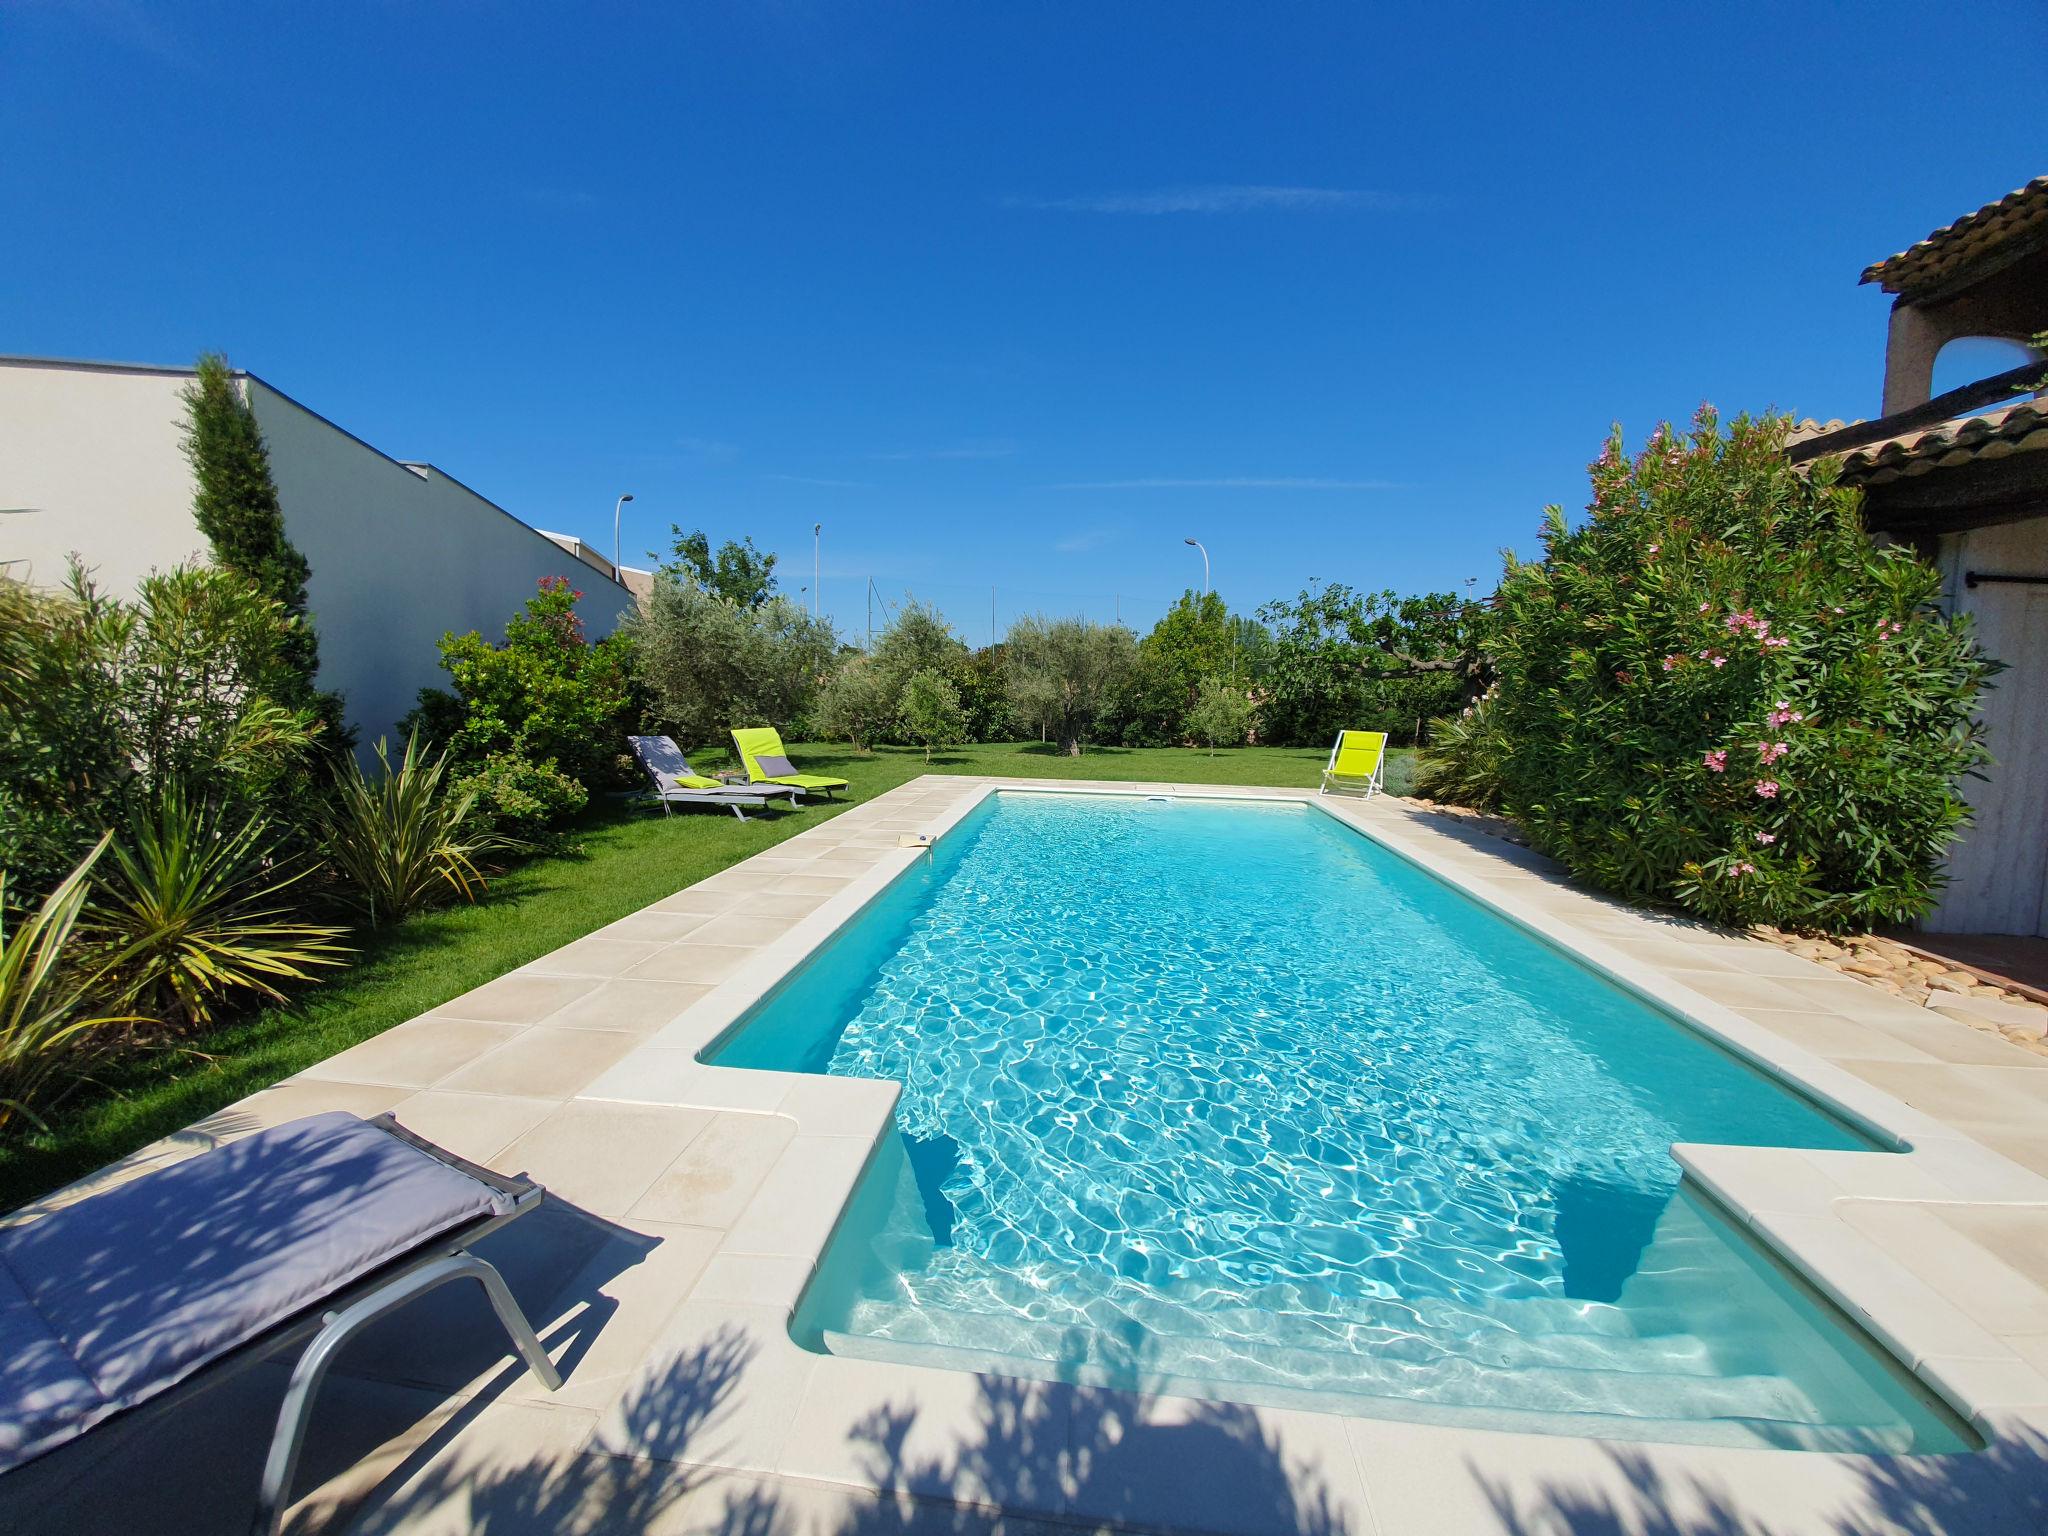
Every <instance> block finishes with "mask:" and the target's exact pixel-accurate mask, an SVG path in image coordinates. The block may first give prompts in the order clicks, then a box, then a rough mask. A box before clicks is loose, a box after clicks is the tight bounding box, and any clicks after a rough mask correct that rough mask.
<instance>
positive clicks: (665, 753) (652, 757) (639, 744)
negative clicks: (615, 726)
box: [626, 736, 718, 794]
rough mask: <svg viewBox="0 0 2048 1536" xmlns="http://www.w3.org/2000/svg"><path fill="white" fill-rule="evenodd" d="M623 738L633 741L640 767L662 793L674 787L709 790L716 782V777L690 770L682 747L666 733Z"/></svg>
mask: <svg viewBox="0 0 2048 1536" xmlns="http://www.w3.org/2000/svg"><path fill="white" fill-rule="evenodd" d="M626 740H627V741H629V742H631V743H632V746H633V755H634V756H635V757H637V758H639V759H640V766H641V767H642V768H645V769H646V770H647V773H648V776H649V777H650V778H652V779H653V780H654V783H655V786H656V787H657V788H658V789H660V790H661V791H662V793H663V794H667V793H669V792H670V791H672V790H677V789H711V788H715V787H716V786H717V784H718V780H716V779H707V778H705V777H704V775H703V774H701V773H696V772H693V771H692V770H691V768H690V760H689V759H688V758H687V757H685V756H683V749H682V748H681V747H679V746H677V745H676V744H675V743H674V742H673V741H671V740H670V739H669V738H668V737H666V736H628V737H627V738H626Z"/></svg>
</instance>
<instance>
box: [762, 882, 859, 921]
mask: <svg viewBox="0 0 2048 1536" xmlns="http://www.w3.org/2000/svg"><path fill="white" fill-rule="evenodd" d="M778 884H779V882H778ZM836 894H837V893H836V892H823V891H819V892H811V891H782V890H774V891H763V892H761V893H760V894H758V895H755V896H749V897H747V899H746V900H744V901H742V902H741V903H740V905H739V910H740V914H741V915H742V916H743V917H769V918H779V919H794V918H799V917H808V916H810V914H811V913H813V912H815V911H817V910H818V908H820V907H822V906H823V905H825V903H826V902H828V901H830V900H831V899H832V897H833V896H834V895H836Z"/></svg>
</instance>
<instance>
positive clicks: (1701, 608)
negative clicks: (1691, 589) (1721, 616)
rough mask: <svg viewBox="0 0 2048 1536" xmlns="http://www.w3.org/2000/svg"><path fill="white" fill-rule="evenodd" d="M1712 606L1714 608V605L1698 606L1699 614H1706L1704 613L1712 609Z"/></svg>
mask: <svg viewBox="0 0 2048 1536" xmlns="http://www.w3.org/2000/svg"><path fill="white" fill-rule="evenodd" d="M1713 606H1714V605H1713V604H1712V603H1701V604H1700V612H1701V613H1705V612H1706V611H1707V610H1708V609H1709V608H1711V607H1713Z"/></svg>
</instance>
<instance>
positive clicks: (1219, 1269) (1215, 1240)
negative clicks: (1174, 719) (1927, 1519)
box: [706, 792, 1970, 1451]
mask: <svg viewBox="0 0 2048 1536" xmlns="http://www.w3.org/2000/svg"><path fill="white" fill-rule="evenodd" d="M706 1059H707V1060H710V1061H712V1062H714V1063H715V1064H719V1065H729V1066H745V1067H759V1068H770V1069H777V1070H784V1071H797V1072H821V1073H831V1074H835V1075H840V1076H854V1077H879V1078H893V1079H896V1080H897V1081H899V1082H900V1083H901V1084H902V1085H903V1091H902V1097H901V1100H900V1101H899V1104H898V1108H897V1126H898V1131H899V1133H900V1134H899V1135H898V1137H896V1138H895V1139H893V1140H892V1141H891V1142H890V1143H889V1144H887V1145H885V1147H884V1148H883V1149H882V1152H881V1154H880V1155H879V1156H878V1158H877V1160H876V1162H875V1164H874V1165H873V1166H872V1167H871V1168H870V1170H869V1174H868V1176H867V1178H866V1179H865V1180H864V1182H863V1185H862V1188H861V1190H860V1191H859V1193H858V1194H857V1195H856V1198H855V1201H854V1203H853V1205H852V1207H851V1208H850V1209H849V1211H848V1213H847V1214H846V1216H845V1217H844V1218H843V1219H842V1221H841V1223H840V1225H839V1228H838V1230H837V1231H836V1233H835V1235H834V1238H833V1241H832V1245H831V1248H830V1250H829V1252H828V1253H827V1255H826V1258H825V1260H824V1261H823V1262H822V1263H821V1265H820V1267H819V1271H818V1274H817V1276H816V1277H815V1278H814V1280H813V1282H812V1284H811V1286H810V1288H809V1290H808V1291H807V1292H806V1295H805V1298H804V1302H803V1305H802V1307H801V1308H800V1310H799V1313H798V1317H797V1320H796V1324H795V1329H794V1331H795V1333H796V1335H797V1337H798V1339H799V1341H800V1342H802V1343H804V1344H805V1345H807V1346H808V1347H811V1348H815V1349H822V1350H827V1351H830V1352H832V1353H839V1354H853V1355H869V1356H880V1357H884V1358H892V1359H905V1360H913V1361H922V1362H926V1363H933V1364H942V1365H954V1366H962V1367H970V1368H976V1369H985V1370H994V1371H999V1372H1005V1373H1009V1374H1021V1375H1030V1376H1042V1377H1052V1378H1058V1379H1063V1380H1068V1381H1074V1382H1081V1383H1091V1384H1102V1385H1110V1386H1120V1387H1133V1388H1144V1389H1146V1390H1154V1391H1182V1392H1193V1393H1197V1394H1200V1395H1208V1396H1222V1397H1231V1398H1238V1399H1243V1400H1248V1401H1269V1402H1277V1403H1296V1402H1298V1403H1305V1404H1308V1405H1311V1406H1326V1407H1337V1408H1341V1409H1343V1410H1345V1411H1350V1412H1365V1413H1380V1414H1386V1415H1390V1416H1400V1417H1408V1418H1425V1419H1429V1418H1435V1419H1444V1420H1450V1421H1455V1422H1462V1423H1498V1424H1503V1425H1508V1426H1512V1427H1518V1428H1534V1429H1555V1430H1560V1431H1565V1432H1570V1433H1575V1434H1602V1435H1624V1436H1649V1437H1663V1438H1675V1439H1689V1440H1706V1441H1714V1442H1723V1443H1736V1444H1771V1445H1781V1446H1791V1447H1816V1448H1827V1449H1848V1450H1918V1451H1929V1450H1953V1449H1960V1448H1963V1447H1964V1446H1966V1445H1968V1444H1969V1443H1970V1442H1969V1440H1968V1437H1967V1435H1966V1433H1965V1432H1964V1431H1963V1430H1962V1429H1961V1428H1960V1427H1959V1426H1958V1425H1957V1423H1956V1422H1955V1421H1954V1419H1953V1418H1952V1417H1950V1416H1949V1415H1947V1414H1946V1413H1945V1412H1944V1411H1943V1410H1942V1409H1941V1408H1940V1407H1939V1406H1938V1405H1937V1404H1936V1403H1935V1402H1934V1401H1933V1399H1932V1398H1931V1397H1930V1396H1929V1395H1928V1394H1927V1393H1926V1392H1925V1391H1924V1390H1922V1389H1921V1388H1920V1387H1919V1386H1918V1384H1917V1383H1915V1382H1914V1381H1913V1380H1912V1379H1911V1378H1910V1377H1908V1376H1907V1375H1906V1374H1905V1373H1904V1372H1903V1371H1901V1370H1899V1369H1898V1368H1897V1366H1896V1365H1895V1363H1894V1362H1892V1361H1891V1360H1890V1359H1889V1357H1888V1356H1885V1355H1884V1354H1883V1353H1882V1352H1881V1351H1879V1350H1877V1349H1876V1348H1875V1347H1874V1346H1872V1345H1871V1344H1870V1343H1869V1342H1868V1341H1867V1340H1866V1339H1865V1338H1864V1337H1863V1336H1862V1335H1861V1334H1860V1333H1858V1332H1857V1331H1856V1330H1855V1329H1853V1328H1852V1327H1850V1326H1849V1325H1848V1323H1847V1322H1846V1321H1845V1320H1844V1319H1842V1318H1841V1317H1840V1316H1839V1315H1838V1314H1837V1313H1835V1312H1834V1311H1833V1310H1832V1309H1831V1308H1830V1307H1829V1306H1828V1305H1827V1304H1826V1303H1825V1302H1824V1301H1823V1300H1821V1299H1820V1298H1819V1297H1817V1296H1816V1295H1814V1294H1813V1293H1812V1292H1811V1291H1810V1290H1809V1289H1808V1288H1807V1287H1805V1286H1804V1285H1803V1284H1802V1283H1800V1282H1799V1281H1798V1280H1797V1279H1796V1278H1794V1277H1793V1276H1791V1275H1790V1274H1788V1273H1787V1272H1785V1271H1783V1270H1782V1269H1781V1268H1780V1267H1779V1266H1777V1265H1776V1264H1775V1263H1774V1262H1773V1261H1772V1260H1770V1259H1769V1257H1768V1256H1767V1255H1765V1254H1763V1253H1762V1252H1761V1251H1760V1250H1758V1249H1757V1248H1756V1247H1755V1246H1754V1245H1752V1244H1751V1243H1750V1242H1748V1241H1747V1240H1746V1239H1745V1238H1744V1237H1743V1236H1741V1235H1740V1234H1739V1233H1738V1232H1736V1231H1735V1230H1733V1229H1732V1228H1731V1226H1730V1225H1729V1223H1728V1222H1727V1221H1726V1220H1725V1218H1724V1217H1723V1216H1722V1215H1721V1213H1720V1212H1719V1211H1717V1210H1716V1209H1715V1208H1714V1207H1713V1206H1712V1205H1711V1203H1710V1202H1708V1201H1707V1200H1705V1199H1703V1198H1702V1197H1700V1196H1698V1195H1696V1194H1695V1193H1694V1192H1693V1191H1692V1190H1691V1189H1689V1188H1686V1189H1681V1188H1680V1181H1679V1169H1678V1166H1677V1164H1676V1163H1675V1162H1673V1161H1672V1159H1671V1156H1670V1146H1671V1144H1672V1143H1673V1142H1675V1141H1700V1142H1729V1143H1742V1144H1752V1145H1772V1146H1791V1147H1825V1148H1844V1149H1848V1148H1863V1149H1872V1143H1871V1142H1870V1141H1868V1140H1867V1139H1866V1138H1865V1137H1864V1136H1863V1135H1862V1134H1860V1133H1859V1132H1858V1131H1856V1130H1855V1129H1853V1128H1852V1127H1850V1126H1849V1125H1847V1124H1846V1123H1844V1122H1842V1121H1841V1120H1838V1119H1836V1118H1834V1117H1832V1116H1831V1115H1829V1114H1828V1113H1827V1112H1826V1111H1824V1110H1823V1109H1822V1108H1820V1107H1819V1106H1818V1105H1816V1104H1814V1103H1812V1102H1810V1101H1808V1100H1806V1099H1803V1098H1801V1097H1800V1096H1798V1095H1797V1094H1795V1093H1793V1092H1792V1091H1790V1090H1789V1089H1788V1088H1786V1087H1785V1086H1783V1085H1781V1084H1780V1083H1778V1082H1776V1081H1774V1080H1773V1079H1771V1078H1768V1077H1766V1076H1765V1075H1764V1074H1762V1073H1761V1072H1759V1071H1757V1070H1756V1069H1754V1068H1752V1067H1750V1066H1748V1065H1747V1064H1745V1063H1743V1062H1741V1061H1739V1060H1737V1059H1736V1058H1735V1057H1734V1056H1732V1055H1730V1054H1728V1053H1727V1052H1725V1051H1723V1050H1721V1049H1720V1048H1718V1047H1717V1046H1715V1045H1713V1044H1712V1043H1710V1042H1709V1041H1708V1040H1707V1039H1706V1038H1705V1037H1703V1036H1701V1035H1699V1034H1697V1033H1695V1032H1693V1031H1692V1030H1689V1029H1687V1028H1685V1027H1684V1026H1682V1025H1681V1024H1679V1023H1678V1022H1677V1021H1675V1020H1673V1019H1671V1018H1669V1017H1668V1016H1666V1015H1665V1014H1663V1013H1661V1012H1659V1011H1657V1010H1656V1009H1654V1008H1652V1007H1650V1006H1649V1005H1647V1004H1645V1003H1643V1002H1641V1001H1639V1000H1637V999H1636V998H1635V997H1633V996H1631V995H1630V994H1628V993H1626V992H1624V991H1622V990H1621V989H1620V988H1618V987H1616V986H1614V985H1612V984H1611V983H1609V982H1607V981H1605V980H1604V979H1603V978H1601V977H1600V976H1599V975H1597V974H1596V973H1594V972H1592V971H1590V970H1589V969H1587V968H1586V967H1584V966H1582V965H1580V964H1579V963H1577V962H1576V961H1574V960H1572V959H1571V958H1569V957H1568V956H1566V955H1564V954H1562V953H1560V952H1558V951H1557V950H1554V949H1552V948H1550V947H1549V946H1548V945H1546V944H1544V943H1543V942H1542V941H1540V940H1538V939H1537V938H1535V937H1533V936H1532V935H1530V934H1528V933H1526V932H1524V931H1523V930H1521V929H1520V928H1517V927H1515V926H1513V925H1512V924H1510V923H1508V922H1506V921H1504V920H1503V919H1501V918H1500V917H1498V916H1496V915H1494V914H1493V913H1491V912H1489V911H1487V910H1486V909H1484V908H1483V907H1481V906H1479V905H1478V904H1476V903H1474V902H1473V901H1471V900H1470V899H1469V898H1467V897H1465V896H1463V895H1462V894H1460V893H1459V892H1457V891H1455V890H1453V889H1451V888H1450V887H1448V886H1446V885H1444V884H1442V883H1440V882H1438V881H1437V880H1435V879H1434V878H1432V877H1431V876H1429V875H1428V874H1426V873H1424V872H1423V871H1422V870H1420V869H1418V868H1417V867H1415V866H1414V865H1412V864H1410V863H1409V862H1407V861H1406V860H1404V859H1402V858H1400V857H1399V856H1398V855H1396V854H1394V853H1392V852H1390V851H1389V850H1387V849H1385V848H1383V847H1382V846H1380V845H1379V844H1377V843H1375V842H1374V841H1372V840H1371V839H1369V838H1366V837H1364V836H1362V835H1361V834H1359V833H1357V832H1356V831H1354V830H1352V829H1350V828H1349V827H1347V826H1345V825H1344V824H1342V823H1341V822H1339V821H1338V820H1337V819H1335V818H1334V817H1331V816H1328V815H1325V814H1324V813H1322V812H1321V811H1320V810H1319V809H1318V808H1316V807H1313V806H1304V805H1300V804H1272V803H1266V804H1261V803H1254V802H1216V801H1203V800H1166V801H1158V800H1146V799H1142V798H1137V797H1114V796H1099V795H1076V794H1029V793H1013V792H1004V793H1002V794H999V795H992V796H990V798H989V799H988V800H987V801H985V802H984V803H983V804H982V806H980V807H979V808H978V809H977V810H975V811H974V812H973V813H971V814H970V815H969V816H968V817H967V818H966V820H964V821H963V822H962V823H961V824H960V826H958V827H957V828H956V829H955V830H954V831H953V832H951V833H949V834H948V835H947V836H946V837H945V838H944V839H943V840H942V841H941V842H940V844H939V846H938V848H937V849H936V850H935V851H934V853H933V854H932V856H931V857H930V858H929V859H925V860H920V861H919V863H918V864H917V865H916V866H915V867H914V868H913V869H912V870H910V871H909V872H907V873H906V874H905V875H904V876H902V877H901V878H899V879H898V880H897V881H896V882H895V883H894V884H893V885H891V886H890V887H889V888H888V889H887V890H886V891H885V892H884V893H883V894H882V895H881V896H880V897H878V898H877V899H876V900H875V901H874V902H872V903H870V905H869V906H868V907H867V908H866V909H865V910H864V911H862V912H861V914H860V915H859V916H858V917H857V918H855V919H854V920H853V921H852V922H850V923H849V924H848V925H847V926H846V927H845V928H843V929H842V930H841V931H840V932H839V933H838V934H837V935H836V936H835V937H834V938H833V939H832V940H831V941H829V942H828V943H827V944H826V945H825V946H824V947H823V948H822V949H820V950H819V951H818V952H817V953H816V954H815V955H814V956H813V957H812V958H811V959H810V960H809V961H808V962H807V963H806V964H805V965H804V966H803V967H802V968H801V969H800V970H798V971H797V972H795V973H794V974H793V975H792V976H790V977H789V978H788V979H787V980H786V981H785V982H784V983H783V984H782V985H781V986H780V987H778V988H777V989H776V991H774V992H773V993H771V994H770V995H769V996H768V997H767V998H765V999H764V1000H763V1001H762V1003H761V1004H760V1005H759V1006H758V1007H756V1008H755V1009H754V1010H753V1011H752V1012H751V1013H749V1014H748V1015H747V1016H746V1017H745V1018H743V1019H742V1020H740V1022H739V1023H738V1024H737V1025H736V1026H735V1027H734V1029H733V1030H731V1031H729V1032H728V1033H727V1035H726V1036H725V1037H724V1038H723V1040H722V1041H721V1042H719V1043H718V1044H717V1045H716V1046H714V1047H713V1049H712V1050H711V1051H710V1052H708V1053H707V1057H706Z"/></svg>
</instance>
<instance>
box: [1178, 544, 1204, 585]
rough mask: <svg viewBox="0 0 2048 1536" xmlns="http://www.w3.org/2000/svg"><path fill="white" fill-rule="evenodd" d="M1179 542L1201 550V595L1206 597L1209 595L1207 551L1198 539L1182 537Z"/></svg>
mask: <svg viewBox="0 0 2048 1536" xmlns="http://www.w3.org/2000/svg"><path fill="white" fill-rule="evenodd" d="M1181 542H1182V543H1183V544H1187V545H1191V546H1193V547H1194V548H1196V549H1199V550H1201V551H1202V596H1204V597H1207V596H1208V595H1209V551H1208V550H1207V549H1206V548H1204V546H1203V544H1202V541H1201V540H1200V539H1182V540H1181Z"/></svg>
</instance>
